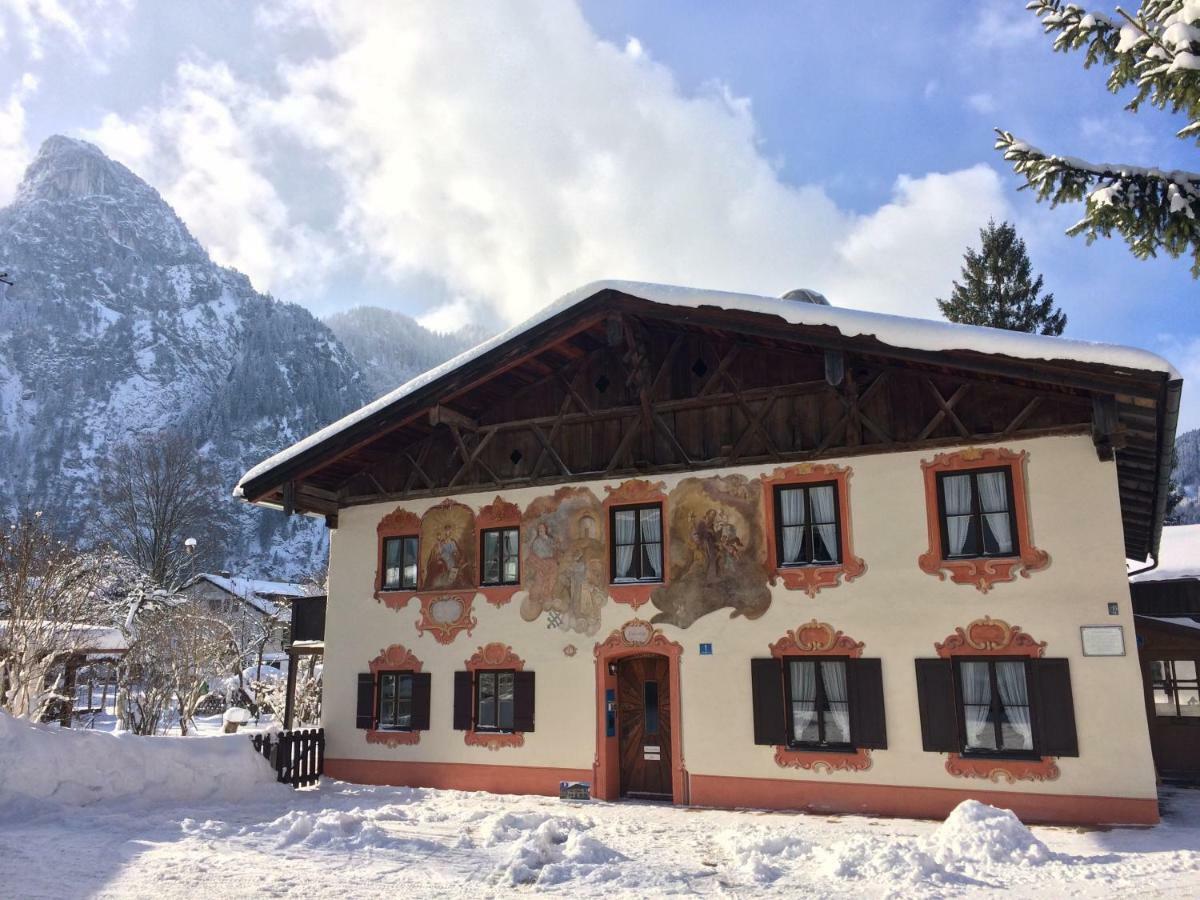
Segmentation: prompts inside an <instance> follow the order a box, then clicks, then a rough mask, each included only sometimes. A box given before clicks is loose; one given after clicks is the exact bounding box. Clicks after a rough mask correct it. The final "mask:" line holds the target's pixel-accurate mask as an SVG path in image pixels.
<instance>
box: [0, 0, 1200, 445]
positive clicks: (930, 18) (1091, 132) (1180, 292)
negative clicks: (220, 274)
mask: <svg viewBox="0 0 1200 900" xmlns="http://www.w3.org/2000/svg"><path fill="white" fill-rule="evenodd" d="M1023 6H1024V4H1023V2H1022V0H979V2H972V3H969V4H964V3H955V2H932V0H931V2H923V3H922V2H910V3H905V4H896V3H894V2H892V3H883V2H860V3H856V4H854V5H853V7H852V10H853V12H852V14H850V15H848V14H847V9H848V7H847V5H846V4H841V3H833V2H794V3H766V2H743V3H739V4H729V3H724V2H696V0H691V2H675V0H658V2H653V3H648V2H633V0H583V2H582V5H578V4H576V3H575V2H572V0H545V2H529V3H522V4H515V5H511V6H505V7H504V8H502V9H501V8H499V7H500V5H499V4H487V5H483V6H481V5H479V4H471V3H467V2H465V0H464V2H458V0H444V2H438V3H411V4H393V3H366V2H357V3H353V4H341V5H339V4H337V3H334V2H331V0H277V2H269V3H263V4H259V5H250V4H242V3H237V2H234V0H212V2H208V3H169V4H164V3H150V2H145V0H143V2H138V0H92V2H86V3H85V2H83V0H79V2H73V0H61V2H60V3H58V4H45V3H37V2H34V0H7V2H6V3H5V4H4V5H3V7H0V29H3V34H2V35H0V42H2V43H4V45H5V46H6V48H8V49H9V51H10V52H8V53H6V54H5V55H4V57H3V58H2V59H0V202H2V201H4V200H5V199H7V197H8V196H10V195H11V191H12V188H13V187H14V186H15V183H16V180H17V179H18V178H19V173H20V171H21V169H22V168H23V166H24V165H25V163H26V162H27V161H28V159H29V156H30V154H32V153H33V152H34V151H35V150H36V147H37V144H38V143H39V142H40V141H41V140H42V139H43V138H44V137H46V136H47V135H49V134H52V133H55V132H61V133H66V134H72V135H76V136H82V137H87V138H88V139H90V140H93V141H95V142H96V143H98V144H100V145H101V146H102V147H103V148H104V149H105V150H106V151H107V152H108V153H110V154H111V155H113V156H114V157H116V158H118V159H120V160H121V161H123V162H125V163H126V164H127V165H130V167H131V168H133V169H134V170H135V171H137V172H138V173H139V174H141V175H142V176H143V177H145V178H147V180H149V181H150V182H151V183H152V184H154V185H155V186H156V187H157V188H158V189H159V190H160V192H162V193H163V195H164V196H165V197H166V198H167V199H168V201H169V202H171V203H172V205H174V206H175V208H176V209H177V211H178V212H179V213H180V215H181V216H182V217H183V218H184V219H185V221H187V222H188V223H189V225H190V226H191V227H192V229H193V230H194V231H195V233H196V234H197V236H198V237H199V238H200V239H201V241H202V242H203V243H205V245H206V246H208V247H209V248H210V251H211V252H212V253H213V255H214V257H216V258H217V259H218V260H219V261H221V262H223V263H226V264H230V265H235V266H237V267H238V268H241V269H242V270H244V271H246V272H247V274H249V275H250V276H251V278H252V279H253V280H254V281H255V283H256V284H257V285H259V286H260V287H262V288H263V289H267V290H271V291H272V292H273V293H275V294H276V295H277V296H280V297H282V298H285V299H292V300H296V301H298V302H301V303H304V304H306V305H308V306H309V307H310V308H312V309H313V310H314V311H316V312H318V313H319V314H326V313H328V312H331V311H333V310H336V309H339V308H345V307H348V306H352V305H355V304H356V303H361V302H371V303H376V304H380V305H385V306H390V307H393V308H396V309H400V310H403V311H405V312H409V313H411V314H413V315H417V316H420V317H422V318H423V319H424V320H425V321H427V322H429V323H431V324H434V325H436V326H439V327H443V328H450V327H453V326H455V325H457V324H459V323H461V322H463V321H466V320H468V319H474V320H481V321H487V322H492V323H496V322H509V321H514V320H517V319H520V318H522V317H524V316H525V315H527V314H528V313H530V312H532V311H533V310H534V309H536V308H537V307H538V306H540V305H542V304H544V303H546V302H548V301H549V300H551V299H553V297H554V296H556V295H557V294H559V293H561V292H564V291H566V290H569V289H570V288H572V287H575V286H577V285H578V284H579V283H582V282H584V281H588V280H591V279H593V278H597V277H626V278H644V279H649V280H663V281H673V282H682V283H691V284H697V285H701V286H710V287H717V288H723V289H731V290H739V289H740V290H745V291H751V292H769V293H778V292H781V291H783V290H786V289H788V288H791V287H797V286H811V287H816V288H818V289H820V290H823V291H825V292H826V293H827V294H828V295H829V296H830V298H831V300H832V301H833V302H834V303H835V304H839V305H847V306H859V307H862V308H868V309H878V310H881V311H887V312H898V313H904V314H909V315H918V316H936V314H937V313H936V307H935V306H934V305H933V298H934V297H936V296H938V295H939V294H942V295H944V294H945V292H946V291H948V290H949V287H950V280H951V278H953V277H954V276H955V275H956V274H957V271H958V268H959V266H960V264H961V255H962V251H963V249H964V247H965V245H966V244H967V243H968V242H970V241H973V240H975V239H976V238H977V231H978V228H979V227H980V226H981V225H982V224H984V222H985V221H986V220H987V218H988V217H989V216H990V215H996V216H1002V217H1007V218H1010V219H1012V220H1014V221H1015V222H1016V223H1017V225H1018V228H1019V230H1020V231H1021V233H1022V234H1023V235H1024V237H1025V238H1026V240H1027V242H1028V244H1029V247H1030V253H1031V256H1032V258H1033V262H1034V266H1035V269H1037V270H1040V271H1041V272H1043V273H1044V275H1045V277H1046V286H1047V288H1048V289H1049V290H1052V291H1053V292H1054V294H1055V296H1056V299H1057V300H1058V302H1059V303H1060V304H1061V306H1062V307H1063V308H1064V309H1065V310H1066V312H1067V314H1068V316H1069V318H1070V323H1069V326H1068V331H1067V333H1068V335H1070V336H1074V337H1079V338H1085V339H1091V340H1106V341H1115V342H1122V343H1132V344H1136V345H1140V346H1144V347H1147V348H1150V349H1153V350H1156V351H1158V352H1161V353H1164V354H1165V355H1167V356H1168V357H1169V358H1171V359H1172V360H1173V361H1174V362H1175V363H1176V364H1177V365H1178V366H1179V367H1181V368H1182V369H1183V370H1184V372H1185V375H1191V374H1195V375H1196V376H1198V377H1200V311H1198V309H1197V296H1196V292H1197V285H1196V282H1195V281H1193V279H1192V278H1191V277H1190V275H1189V273H1188V268H1189V266H1188V263H1187V262H1186V261H1184V260H1170V259H1160V260H1155V261H1150V262H1139V261H1137V260H1135V259H1134V258H1133V257H1132V256H1131V255H1130V254H1129V252H1128V250H1127V249H1126V247H1125V245H1124V244H1123V243H1122V242H1120V241H1100V242H1097V243H1096V244H1093V245H1092V246H1090V247H1089V246H1087V245H1086V244H1085V243H1084V241H1083V240H1082V239H1072V238H1067V237H1066V236H1064V235H1063V230H1064V229H1065V228H1066V227H1067V226H1069V225H1070V224H1071V223H1072V222H1073V221H1074V220H1075V218H1076V217H1077V215H1078V211H1077V210H1074V209H1070V208H1064V209H1060V210H1057V211H1053V212H1052V211H1051V210H1050V209H1049V208H1048V207H1047V206H1044V205H1043V206H1039V205H1037V204H1035V203H1033V201H1032V198H1031V197H1030V196H1029V195H1028V192H1018V191H1017V188H1018V186H1019V184H1020V182H1019V180H1018V179H1017V178H1016V177H1015V176H1013V175H1012V174H1011V172H1010V170H1009V169H1008V167H1007V166H1006V165H1005V164H1004V162H1003V160H1001V159H1000V157H999V155H998V154H997V153H996V152H995V151H994V150H993V149H992V128H993V127H994V126H1002V127H1005V128H1007V129H1009V130H1012V131H1014V132H1016V133H1017V134H1018V135H1019V136H1021V137H1023V138H1025V139H1027V140H1029V141H1031V142H1032V143H1035V144H1037V145H1039V146H1042V147H1043V148H1045V149H1049V150H1054V151H1058V152H1067V153H1071V154H1074V155H1078V156H1083V157H1085V158H1089V159H1091V160H1093V161H1112V160H1118V161H1128V162H1134V163H1143V164H1145V163H1154V164H1158V165H1163V166H1172V167H1176V166H1177V167H1180V168H1192V169H1194V168H1196V167H1197V165H1198V164H1197V162H1196V161H1195V157H1196V149H1195V148H1193V147H1191V146H1189V145H1186V144H1184V143H1182V142H1180V141H1178V140H1177V139H1175V138H1174V137H1173V136H1172V133H1173V131H1174V130H1175V128H1177V127H1179V124H1180V123H1179V122H1177V121H1176V120H1175V119H1174V118H1173V117H1171V116H1169V115H1166V114H1163V113H1160V112H1158V111H1156V110H1146V111H1143V112H1142V113H1139V114H1138V115H1137V116H1133V115H1130V114H1128V113H1125V112H1123V110H1122V101H1121V100H1120V99H1119V98H1115V97H1113V96H1112V95H1110V94H1109V93H1108V92H1107V91H1106V90H1105V87H1104V73H1103V72H1102V71H1101V70H1092V71H1085V70H1084V69H1083V68H1082V65H1081V59H1080V58H1079V57H1078V55H1064V54H1054V53H1052V52H1051V51H1050V42H1049V40H1048V39H1047V38H1045V37H1044V36H1043V35H1042V34H1041V33H1040V29H1039V27H1038V25H1037V22H1036V20H1035V19H1033V17H1032V16H1030V14H1028V13H1027V12H1025V11H1024V10H1023ZM1109 11H1111V10H1109ZM1189 396H1190V392H1187V391H1185V414H1184V422H1185V424H1186V425H1188V426H1191V427H1195V426H1197V425H1200V402H1197V403H1192V402H1190V399H1189Z"/></svg>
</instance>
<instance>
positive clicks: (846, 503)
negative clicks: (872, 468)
mask: <svg viewBox="0 0 1200 900" xmlns="http://www.w3.org/2000/svg"><path fill="white" fill-rule="evenodd" d="M853 474H854V470H853V469H851V468H849V467H848V466H837V465H833V464H831V463H800V464H798V465H794V466H781V467H779V468H777V469H776V470H775V471H774V472H771V473H770V474H764V475H762V476H761V480H762V486H763V513H764V516H763V518H764V522H765V523H766V535H765V536H764V542H765V543H766V545H767V554H768V555H767V566H768V572H769V573H770V583H771V584H772V585H774V584H775V583H776V582H777V581H782V582H783V586H784V587H785V588H787V589H788V590H789V591H804V593H805V594H807V595H808V596H809V597H816V596H817V592H818V591H820V590H821V588H832V587H837V586H838V585H839V584H841V582H842V579H843V578H844V579H845V580H846V581H853V580H854V579H856V578H858V577H859V576H860V575H862V574H863V572H865V571H866V570H867V565H866V563H864V562H863V561H862V559H861V558H859V557H857V556H855V555H854V541H853V534H854V531H853V529H852V528H851V525H850V477H851V476H852V475H853ZM829 481H832V482H834V483H835V484H836V485H837V502H838V528H839V534H838V540H839V541H840V542H841V549H842V561H841V562H839V563H831V564H829V565H811V566H784V565H780V562H779V547H778V545H777V543H776V527H775V489H776V488H780V487H789V486H802V485H810V484H821V483H824V482H829Z"/></svg>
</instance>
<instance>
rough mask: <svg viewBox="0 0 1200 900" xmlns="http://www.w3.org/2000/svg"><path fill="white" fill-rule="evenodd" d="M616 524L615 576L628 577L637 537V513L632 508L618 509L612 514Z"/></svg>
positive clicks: (631, 567)
mask: <svg viewBox="0 0 1200 900" xmlns="http://www.w3.org/2000/svg"><path fill="white" fill-rule="evenodd" d="M613 519H614V522H615V525H616V532H617V533H616V535H615V540H616V545H617V559H616V562H617V571H616V577H617V578H629V577H630V572H631V570H632V569H633V544H634V541H635V539H636V537H637V531H636V529H637V513H636V511H634V510H632V509H619V510H617V511H616V513H615V515H614V516H613Z"/></svg>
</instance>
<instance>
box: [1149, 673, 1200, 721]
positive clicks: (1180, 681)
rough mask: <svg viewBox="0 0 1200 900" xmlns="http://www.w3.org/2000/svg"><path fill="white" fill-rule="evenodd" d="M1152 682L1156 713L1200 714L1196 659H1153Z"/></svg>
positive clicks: (1181, 715)
mask: <svg viewBox="0 0 1200 900" xmlns="http://www.w3.org/2000/svg"><path fill="white" fill-rule="evenodd" d="M1150 684H1151V690H1152V691H1153V694H1154V714H1155V715H1156V716H1163V717H1186V718H1200V681H1198V680H1197V678H1196V661H1195V660H1194V659H1154V660H1151V661H1150Z"/></svg>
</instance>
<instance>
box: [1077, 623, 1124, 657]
mask: <svg viewBox="0 0 1200 900" xmlns="http://www.w3.org/2000/svg"><path fill="white" fill-rule="evenodd" d="M1079 636H1080V639H1081V640H1082V641H1083V655H1084V656H1124V655H1125V629H1124V627H1123V626H1121V625H1081V626H1079Z"/></svg>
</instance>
